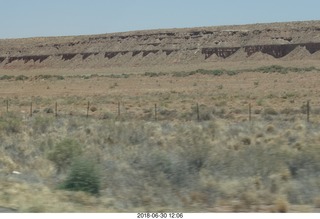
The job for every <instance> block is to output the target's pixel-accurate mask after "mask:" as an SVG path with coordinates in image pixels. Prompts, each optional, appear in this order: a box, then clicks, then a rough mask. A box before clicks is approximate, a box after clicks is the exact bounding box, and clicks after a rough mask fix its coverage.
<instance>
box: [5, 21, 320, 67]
mask: <svg viewBox="0 0 320 219" xmlns="http://www.w3.org/2000/svg"><path fill="white" fill-rule="evenodd" d="M257 59H258V60H270V59H279V60H286V59H290V60H295V59H300V60H301V59H310V60H318V59H320V21H310V22H291V23H273V24H255V25H241V26H219V27H202V28H189V29H168V30H151V31H134V32H125V33H112V34H102V35H91V36H74V37H44V38H27V39H2V40H0V69H19V68H26V67H28V68H29V69H30V68H31V69H32V68H41V67H46V68H84V67H88V68H93V67H100V68H108V67H121V66H124V67H130V66H153V65H157V66H159V65H174V64H177V63H180V64H184V63H186V64H190V63H195V64H198V65H201V63H208V62H228V61H235V60H236V61H242V60H257Z"/></svg>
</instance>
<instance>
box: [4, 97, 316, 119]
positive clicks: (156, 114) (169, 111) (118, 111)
mask: <svg viewBox="0 0 320 219" xmlns="http://www.w3.org/2000/svg"><path fill="white" fill-rule="evenodd" d="M14 104H15V103H14V102H13V101H12V102H11V101H10V99H6V100H5V101H4V107H3V110H2V113H1V114H2V116H5V113H11V112H12V113H17V114H19V113H20V114H22V115H23V116H24V117H33V116H35V115H38V114H41V115H45V116H51V117H52V116H54V117H56V118H59V117H86V118H96V119H119V120H120V119H121V120H137V119H138V120H149V121H162V120H187V121H199V122H200V121H208V120H211V119H214V118H221V119H227V120H237V121H239V120H241V121H246V120H247V121H259V120H274V119H278V120H285V121H294V120H296V119H300V120H306V121H307V122H320V105H316V104H311V101H309V100H308V101H305V102H304V104H303V105H301V106H293V107H284V108H280V107H277V109H274V108H272V107H263V106H261V105H258V104H253V103H248V104H244V105H242V106H239V107H237V108H236V109H229V108H228V107H226V106H216V105H212V106H208V105H205V104H200V103H197V102H195V103H193V104H190V105H189V108H188V107H187V109H185V108H186V107H184V110H183V109H181V108H180V109H179V108H174V107H169V106H163V105H162V104H159V103H154V104H153V107H152V108H151V107H150V106H152V104H149V107H148V106H141V105H137V106H135V108H136V110H135V111H130V110H127V107H126V105H125V103H124V102H120V101H118V102H112V103H109V104H108V106H106V105H105V104H104V105H103V104H101V105H100V106H99V103H94V102H92V101H87V102H82V103H78V104H77V105H76V107H73V110H72V111H71V110H68V109H66V106H65V105H62V104H61V105H59V102H58V101H56V102H53V103H52V104H48V107H42V110H41V107H39V104H36V103H34V102H32V101H31V102H30V103H29V104H26V103H25V104H24V106H23V109H22V110H21V105H16V106H15V105H14ZM130 106H131V107H133V106H132V104H130ZM74 108H75V109H74ZM4 112H5V113H4Z"/></svg>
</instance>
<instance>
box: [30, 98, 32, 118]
mask: <svg viewBox="0 0 320 219" xmlns="http://www.w3.org/2000/svg"><path fill="white" fill-rule="evenodd" d="M30 117H32V101H31V104H30Z"/></svg>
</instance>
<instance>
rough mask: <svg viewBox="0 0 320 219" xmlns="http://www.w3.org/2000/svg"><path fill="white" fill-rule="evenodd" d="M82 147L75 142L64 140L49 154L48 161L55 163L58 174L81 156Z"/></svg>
mask: <svg viewBox="0 0 320 219" xmlns="http://www.w3.org/2000/svg"><path fill="white" fill-rule="evenodd" d="M81 153H82V146H81V145H80V144H79V143H78V142H77V141H75V140H72V139H64V140H63V141H61V142H59V143H58V144H56V145H55V146H54V147H53V149H52V150H51V151H50V152H49V154H48V159H49V160H51V161H52V162H54V163H55V165H56V167H57V169H58V172H61V170H62V169H66V168H67V167H68V166H69V165H70V164H71V161H72V160H73V159H74V158H75V157H77V156H79V155H81Z"/></svg>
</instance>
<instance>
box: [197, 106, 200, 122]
mask: <svg viewBox="0 0 320 219" xmlns="http://www.w3.org/2000/svg"><path fill="white" fill-rule="evenodd" d="M197 120H198V122H200V110H199V103H197Z"/></svg>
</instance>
